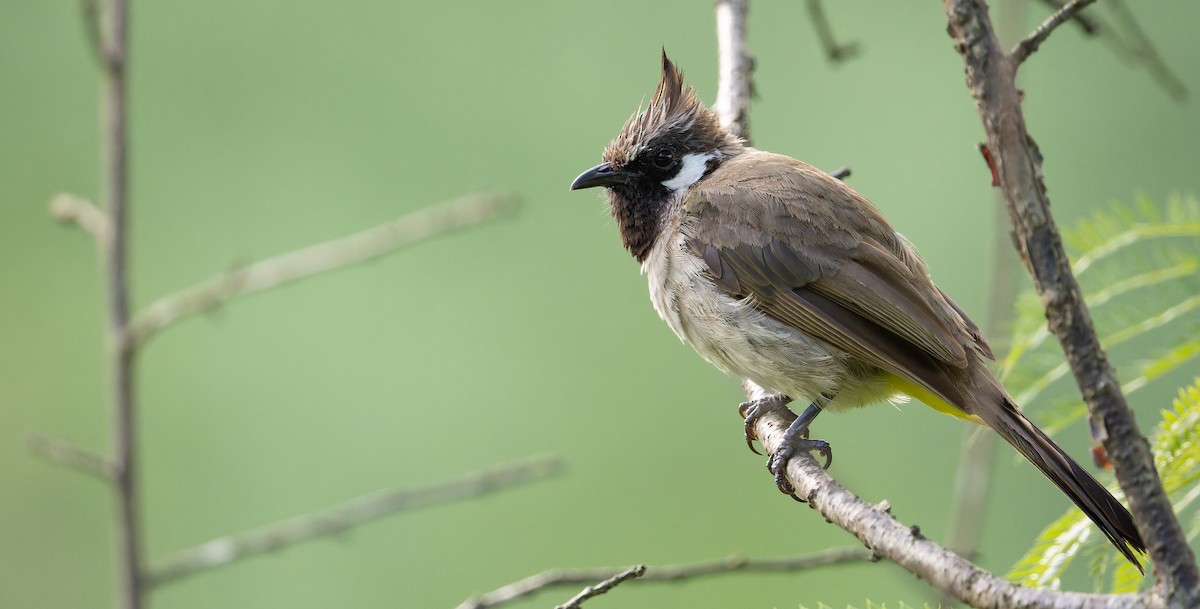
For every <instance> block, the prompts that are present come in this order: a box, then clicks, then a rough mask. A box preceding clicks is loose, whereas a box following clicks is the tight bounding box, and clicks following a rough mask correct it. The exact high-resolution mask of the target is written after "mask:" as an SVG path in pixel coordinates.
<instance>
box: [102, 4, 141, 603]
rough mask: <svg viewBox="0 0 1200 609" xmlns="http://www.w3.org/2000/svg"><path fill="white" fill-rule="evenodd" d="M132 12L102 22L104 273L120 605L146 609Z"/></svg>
mask: <svg viewBox="0 0 1200 609" xmlns="http://www.w3.org/2000/svg"><path fill="white" fill-rule="evenodd" d="M128 19H129V10H128V6H127V4H126V0H105V2H104V3H103V15H102V16H101V19H100V37H99V43H100V51H101V58H102V60H103V61H102V62H101V63H102V70H101V78H100V107H101V112H100V116H101V119H100V122H101V137H100V141H101V144H100V145H101V154H100V156H101V167H102V170H101V171H102V174H103V176H104V188H103V190H102V196H101V203H102V206H103V208H104V212H105V213H106V214H107V217H108V230H107V231H105V232H104V246H103V248H102V250H103V251H102V254H103V257H104V275H105V280H106V281H105V283H106V284H107V286H106V287H107V295H108V314H109V323H108V377H109V379H108V382H109V392H110V393H109V408H110V409H111V411H112V419H111V431H110V432H109V437H110V438H109V445H110V446H112V451H113V454H112V456H111V457H110V458H109V461H110V463H111V464H112V471H113V482H114V486H115V490H116V516H117V517H116V539H117V604H118V606H119V607H122V608H124V609H140V608H141V607H142V605H143V601H144V592H145V586H143V584H142V582H141V580H140V577H141V565H142V559H141V553H142V548H141V544H142V540H141V537H142V532H141V519H140V516H139V510H140V505H139V501H140V498H139V496H138V476H137V465H138V462H137V437H136V435H135V433H136V429H137V426H136V421H135V418H134V417H135V415H136V413H137V409H136V406H137V398H136V396H135V386H134V381H133V376H134V368H133V355H134V348H133V345H132V344H131V343H130V341H129V340H128V337H129V276H128V267H127V264H126V234H125V227H126V215H127V211H128V203H129V146H128V143H129V140H128V120H127V119H128V115H127V110H128V107H127V106H126V104H125V101H126V93H127V92H128V89H129V87H128V82H127V80H126V76H127V75H126V71H125V59H126V56H127V44H128Z"/></svg>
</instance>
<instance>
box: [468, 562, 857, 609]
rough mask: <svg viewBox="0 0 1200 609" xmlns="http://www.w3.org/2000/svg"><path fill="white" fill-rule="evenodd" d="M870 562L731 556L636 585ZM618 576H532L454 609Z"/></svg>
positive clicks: (483, 608)
mask: <svg viewBox="0 0 1200 609" xmlns="http://www.w3.org/2000/svg"><path fill="white" fill-rule="evenodd" d="M868 560H872V556H871V553H870V552H868V551H866V550H864V549H862V548H834V549H830V550H824V551H821V552H816V553H814V554H806V555H803V556H786V557H781V558H757V559H755V558H744V557H742V556H739V555H736V554H734V555H731V556H728V557H725V558H721V559H718V560H712V561H707V562H700V563H692V564H687V565H664V566H660V567H647V568H646V573H645V575H643V576H642V577H641V578H639V580H638V582H677V581H685V580H689V579H696V578H701V577H708V576H711V575H721V574H725V573H739V572H745V573H791V572H795V571H803V570H806V569H815V568H817V567H824V566H829V565H837V564H842V563H849V562H863V561H868ZM617 572H618V570H617V569H613V568H601V569H551V570H549V571H543V572H541V573H538V574H537V575H532V576H530V577H527V578H525V579H522V580H520V581H517V582H513V583H511V584H508V585H507V586H504V587H502V588H498V589H496V590H493V591H491V592H488V593H487V594H482V595H480V596H476V597H472V598H469V599H467V600H466V601H463V603H462V604H460V605H459V606H458V609H490V608H491V607H498V606H500V605H503V604H505V603H510V602H512V601H515V600H517V599H520V598H524V597H526V596H530V595H532V594H535V593H537V592H540V591H542V590H545V589H548V588H553V587H557V586H575V585H579V584H586V583H588V582H594V581H597V580H601V579H605V578H608V577H612V576H613V575H614V574H616V573H617Z"/></svg>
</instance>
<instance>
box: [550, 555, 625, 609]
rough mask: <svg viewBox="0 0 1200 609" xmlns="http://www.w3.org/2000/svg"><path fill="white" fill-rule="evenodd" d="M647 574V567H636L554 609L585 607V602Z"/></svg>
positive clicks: (582, 592)
mask: <svg viewBox="0 0 1200 609" xmlns="http://www.w3.org/2000/svg"><path fill="white" fill-rule="evenodd" d="M645 574H646V565H634V566H632V567H629V568H628V569H625V570H624V571H621V572H620V573H617V574H616V575H614V576H612V577H610V578H608V579H606V580H604V581H602V582H599V583H597V584H595V585H592V586H588V587H586V588H584V589H583V590H580V591H579V594H576V595H575V596H573V597H571V599H570V600H568V601H567V602H565V603H563V604H561V605H559V606H557V607H555V608H554V609H579V607H580V606H582V605H583V601H586V600H588V599H590V598H594V597H597V596H600V595H601V594H604V593H605V592H608V591H609V590H612V589H613V588H616V587H617V586H619V585H621V584H622V583H623V582H626V581H629V580H631V579H636V578H638V577H641V576H643V575H645Z"/></svg>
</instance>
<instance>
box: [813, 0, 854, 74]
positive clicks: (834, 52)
mask: <svg viewBox="0 0 1200 609" xmlns="http://www.w3.org/2000/svg"><path fill="white" fill-rule="evenodd" d="M808 16H809V18H811V19H812V22H813V28H814V29H816V30H817V38H818V39H819V40H820V41H821V48H823V49H825V55H827V56H828V57H829V59H830V60H831V61H834V62H838V61H844V60H847V59H850V58H851V57H854V56H855V55H857V54H858V43H857V42H851V43H849V44H838V42H837V39H836V38H834V36H833V28H832V27H830V25H829V18H828V17H826V16H825V7H824V5H822V4H821V0H808Z"/></svg>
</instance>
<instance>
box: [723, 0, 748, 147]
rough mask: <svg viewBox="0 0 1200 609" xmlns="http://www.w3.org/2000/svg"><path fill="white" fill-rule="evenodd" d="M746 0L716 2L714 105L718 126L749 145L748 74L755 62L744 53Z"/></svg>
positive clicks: (746, 52) (745, 51)
mask: <svg viewBox="0 0 1200 609" xmlns="http://www.w3.org/2000/svg"><path fill="white" fill-rule="evenodd" d="M748 2H749V0H717V74H718V80H717V103H716V104H714V106H716V110H717V116H718V118H719V119H720V120H721V124H722V125H725V126H726V127H727V128H728V129H729V130H730V131H732V132H733V134H734V135H736V136H738V137H740V138H742V139H744V140H746V143H747V144H749V143H750V90H751V85H750V72H751V71H753V70H754V59H753V58H752V57H750V53H749V52H748V51H747V50H746V11H747V8H748V7H747V4H748Z"/></svg>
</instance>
